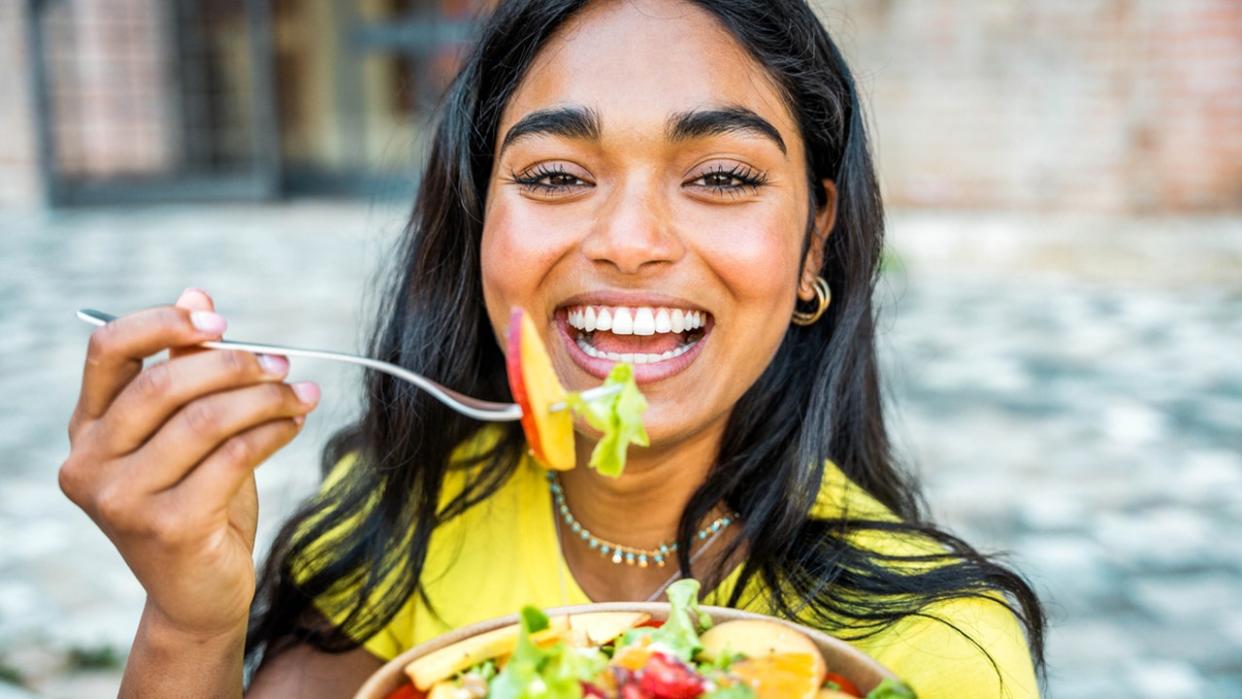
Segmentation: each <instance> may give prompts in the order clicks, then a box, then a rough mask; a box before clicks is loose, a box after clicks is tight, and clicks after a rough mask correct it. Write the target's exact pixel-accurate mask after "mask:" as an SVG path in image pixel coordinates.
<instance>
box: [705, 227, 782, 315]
mask: <svg viewBox="0 0 1242 699" xmlns="http://www.w3.org/2000/svg"><path fill="white" fill-rule="evenodd" d="M697 230H698V232H697V233H696V234H695V242H694V246H695V247H696V248H697V249H698V251H699V253H700V255H701V256H702V258H703V259H704V260H705V261H706V262H707V264H708V266H709V267H710V269H711V272H712V273H713V274H715V275H716V276H717V277H718V278H719V279H720V282H721V283H722V285H723V287H724V289H725V290H727V292H728V293H729V294H730V295H731V296H732V297H733V301H734V302H735V303H737V304H738V306H739V310H741V311H743V312H746V313H747V315H748V316H749V315H750V313H751V312H754V313H766V314H772V313H777V312H778V311H783V310H784V309H785V307H786V306H792V303H793V298H794V294H795V293H796V284H797V277H798V271H799V270H798V262H799V256H800V254H801V251H802V248H801V243H802V230H801V226H798V225H797V224H796V223H795V222H794V221H793V220H792V218H791V217H790V216H789V215H787V214H785V213H784V210H783V209H775V208H773V209H768V208H761V207H754V208H753V209H752V210H749V211H744V212H742V211H739V212H736V213H735V214H734V215H731V216H728V217H717V218H716V219H715V220H714V221H713V222H712V224H711V225H710V226H703V227H699V228H698V229H697ZM777 315H779V313H777ZM750 320H751V321H752V322H753V320H754V319H753V318H751V319H750Z"/></svg>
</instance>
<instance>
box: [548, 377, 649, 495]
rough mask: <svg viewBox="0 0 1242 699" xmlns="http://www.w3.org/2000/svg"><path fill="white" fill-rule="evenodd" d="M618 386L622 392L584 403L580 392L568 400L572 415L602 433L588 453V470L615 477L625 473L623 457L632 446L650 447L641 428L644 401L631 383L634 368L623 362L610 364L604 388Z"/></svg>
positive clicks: (645, 400) (635, 384) (635, 385)
mask: <svg viewBox="0 0 1242 699" xmlns="http://www.w3.org/2000/svg"><path fill="white" fill-rule="evenodd" d="M618 384H619V385H620V386H621V390H620V391H618V392H617V393H614V394H612V395H609V396H605V397H603V398H597V399H595V400H591V401H587V400H583V399H582V395H581V394H580V393H577V392H574V393H570V394H569V396H568V397H567V401H568V402H569V406H570V407H571V408H573V410H574V412H576V413H578V414H579V415H581V416H582V417H583V418H585V419H586V421H587V424H588V425H590V426H591V427H594V428H595V429H597V430H599V431H600V432H602V433H603V436H601V437H600V438H599V442H597V443H596V444H595V449H594V450H593V451H592V452H591V461H590V464H589V465H590V466H591V468H593V469H595V470H596V471H599V472H600V473H602V474H603V475H605V476H612V477H614V478H616V477H618V476H620V475H621V472H622V471H624V470H625V454H626V450H627V449H629V446H630V445H631V444H637V445H638V446H640V447H645V446H648V445H649V444H650V441H649V440H648V438H647V429H646V428H645V427H643V413H644V412H646V410H647V399H646V398H644V397H643V394H642V393H641V392H640V391H639V390H638V383H637V382H636V381H634V367H633V366H632V365H630V364H626V363H624V362H621V363H617V364H615V365H613V367H612V371H610V372H608V378H606V379H604V385H605V386H615V385H618Z"/></svg>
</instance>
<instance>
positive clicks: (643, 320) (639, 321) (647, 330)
mask: <svg viewBox="0 0 1242 699" xmlns="http://www.w3.org/2000/svg"><path fill="white" fill-rule="evenodd" d="M655 331H656V325H655V314H654V313H652V312H651V309H650V308H648V307H647V306H643V307H641V308H639V309H638V310H636V311H634V334H635V335H654V334H655Z"/></svg>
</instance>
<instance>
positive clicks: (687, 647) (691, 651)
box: [625, 578, 712, 663]
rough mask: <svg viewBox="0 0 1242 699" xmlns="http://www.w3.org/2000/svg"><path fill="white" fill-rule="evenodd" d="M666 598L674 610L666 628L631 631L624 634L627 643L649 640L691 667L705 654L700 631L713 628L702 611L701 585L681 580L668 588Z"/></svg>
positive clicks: (671, 610)
mask: <svg viewBox="0 0 1242 699" xmlns="http://www.w3.org/2000/svg"><path fill="white" fill-rule="evenodd" d="M665 594H667V595H668V601H669V605H670V607H671V609H669V612H668V619H666V620H665V621H664V624H663V625H662V626H660V628H658V629H653V628H651V627H647V626H644V627H639V628H637V629H630V630H629V631H627V632H626V633H625V643H626V644H629V643H632V642H634V641H637V640H638V639H639V638H641V637H643V636H648V637H650V638H651V642H652V643H659V644H661V645H663V646H665V647H667V648H668V649H669V651H670V652H672V654H673V655H676V656H677V657H678V658H681V659H682V660H683V661H685V662H687V663H691V662H692V661H693V660H694V656H695V655H698V652H699V651H701V650H703V644H702V643H700V642H699V632H698V629H708V628H710V627H711V625H712V618H711V617H710V616H708V614H707V612H704V611H703V610H702V609H700V608H699V581H698V580H695V579H693V578H684V579H682V580H678V581H677V582H675V583H673V584H672V585H669V586H668V589H667V590H665Z"/></svg>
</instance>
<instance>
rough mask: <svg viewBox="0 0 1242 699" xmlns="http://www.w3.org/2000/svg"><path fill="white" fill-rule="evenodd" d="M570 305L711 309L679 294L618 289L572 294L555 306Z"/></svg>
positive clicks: (703, 310) (564, 306)
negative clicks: (671, 294)
mask: <svg viewBox="0 0 1242 699" xmlns="http://www.w3.org/2000/svg"><path fill="white" fill-rule="evenodd" d="M570 306H626V307H629V308H637V307H640V306H650V307H652V308H658V307H660V306H664V307H666V308H681V309H683V310H691V311H702V312H704V313H711V311H709V310H707V309H706V308H703V307H702V306H700V305H699V304H697V303H694V302H693V301H689V300H686V299H684V298H681V297H680V296H670V295H668V294H658V293H652V292H649V291H619V290H611V289H603V290H599V291H588V292H585V293H581V294H574V295H573V296H570V297H569V298H567V299H565V300H564V301H561V303H560V304H559V305H558V306H557V308H566V307H570Z"/></svg>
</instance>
